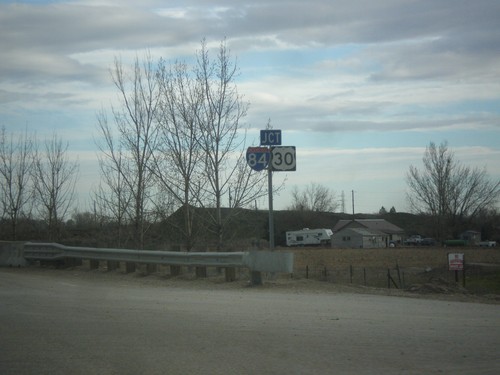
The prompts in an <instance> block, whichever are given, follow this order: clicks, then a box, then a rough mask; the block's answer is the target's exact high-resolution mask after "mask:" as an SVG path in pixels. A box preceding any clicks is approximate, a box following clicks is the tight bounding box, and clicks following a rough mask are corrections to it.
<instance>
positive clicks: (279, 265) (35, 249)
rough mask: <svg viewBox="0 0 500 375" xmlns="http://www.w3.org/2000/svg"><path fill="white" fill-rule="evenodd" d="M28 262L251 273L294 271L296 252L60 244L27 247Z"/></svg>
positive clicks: (28, 245) (34, 244) (40, 244)
mask: <svg viewBox="0 0 500 375" xmlns="http://www.w3.org/2000/svg"><path fill="white" fill-rule="evenodd" d="M23 256H24V258H25V259H26V260H59V259H66V258H73V259H89V260H106V261H118V262H134V263H145V264H163V265H170V266H201V267H203V266H206V267H236V268H238V267H240V268H248V269H249V270H250V271H252V272H283V273H292V272H293V253H284V252H275V251H272V252H271V251H239V252H204V253H202V252H178V251H154V250H128V249H127V250H126V249H107V248H93V247H75V246H64V245H61V244H58V243H34V242H27V243H25V244H24V254H23Z"/></svg>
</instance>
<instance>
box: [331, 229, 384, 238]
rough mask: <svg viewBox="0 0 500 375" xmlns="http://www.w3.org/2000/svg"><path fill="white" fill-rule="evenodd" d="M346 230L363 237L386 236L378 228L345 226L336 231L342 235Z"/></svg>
mask: <svg viewBox="0 0 500 375" xmlns="http://www.w3.org/2000/svg"><path fill="white" fill-rule="evenodd" d="M345 232H351V233H356V234H358V235H360V236H363V237H364V236H370V237H373V236H384V233H383V232H381V231H379V230H376V229H368V228H343V229H341V230H340V231H338V232H336V234H337V233H338V235H340V234H343V233H345ZM334 236H335V234H334Z"/></svg>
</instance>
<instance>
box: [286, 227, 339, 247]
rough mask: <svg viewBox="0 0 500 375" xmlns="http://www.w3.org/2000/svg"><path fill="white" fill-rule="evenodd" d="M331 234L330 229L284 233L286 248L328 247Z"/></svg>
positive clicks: (306, 229)
mask: <svg viewBox="0 0 500 375" xmlns="http://www.w3.org/2000/svg"><path fill="white" fill-rule="evenodd" d="M332 234H333V232H332V231H331V230H330V229H309V228H304V229H302V230H293V231H289V232H286V245H287V246H312V245H328V244H330V241H331V236H332Z"/></svg>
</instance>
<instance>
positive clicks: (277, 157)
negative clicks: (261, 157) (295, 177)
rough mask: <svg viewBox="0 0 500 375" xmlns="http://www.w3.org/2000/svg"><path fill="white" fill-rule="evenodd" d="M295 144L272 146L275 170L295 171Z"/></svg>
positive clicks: (272, 161) (273, 167) (272, 166)
mask: <svg viewBox="0 0 500 375" xmlns="http://www.w3.org/2000/svg"><path fill="white" fill-rule="evenodd" d="M296 164H297V161H296V157H295V146H277V147H272V148H271V168H272V170H273V171H278V172H279V171H295V169H296Z"/></svg>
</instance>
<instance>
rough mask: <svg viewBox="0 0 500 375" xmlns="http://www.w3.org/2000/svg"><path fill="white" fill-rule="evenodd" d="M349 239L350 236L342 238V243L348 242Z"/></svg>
mask: <svg viewBox="0 0 500 375" xmlns="http://www.w3.org/2000/svg"><path fill="white" fill-rule="evenodd" d="M350 240H351V237H350V236H344V237H342V241H350Z"/></svg>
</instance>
